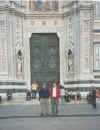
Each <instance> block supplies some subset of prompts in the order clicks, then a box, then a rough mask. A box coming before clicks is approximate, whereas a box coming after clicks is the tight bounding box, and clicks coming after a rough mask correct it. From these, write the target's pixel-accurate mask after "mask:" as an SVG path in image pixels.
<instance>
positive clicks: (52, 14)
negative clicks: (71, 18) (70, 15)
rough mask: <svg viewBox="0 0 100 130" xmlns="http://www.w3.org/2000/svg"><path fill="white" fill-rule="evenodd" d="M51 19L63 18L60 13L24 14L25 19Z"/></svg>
mask: <svg viewBox="0 0 100 130" xmlns="http://www.w3.org/2000/svg"><path fill="white" fill-rule="evenodd" d="M51 17H60V18H63V14H62V13H60V12H47V13H45V12H40V13H39V12H30V11H29V12H26V13H25V15H24V18H25V19H31V18H38V19H43V18H51Z"/></svg>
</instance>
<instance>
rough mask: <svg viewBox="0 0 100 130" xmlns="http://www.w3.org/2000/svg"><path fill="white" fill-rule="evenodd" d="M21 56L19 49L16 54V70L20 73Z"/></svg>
mask: <svg viewBox="0 0 100 130" xmlns="http://www.w3.org/2000/svg"><path fill="white" fill-rule="evenodd" d="M22 65H23V58H22V53H21V52H20V51H19V52H18V55H17V72H18V73H19V74H20V73H22Z"/></svg>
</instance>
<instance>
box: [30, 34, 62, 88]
mask: <svg viewBox="0 0 100 130" xmlns="http://www.w3.org/2000/svg"><path fill="white" fill-rule="evenodd" d="M30 57H31V59H30V61H31V83H33V81H34V80H36V81H38V83H39V85H40V86H41V84H42V83H43V82H46V83H47V85H48V86H50V84H51V82H52V81H54V80H56V81H57V82H59V81H60V56H59V38H58V37H57V35H56V34H54V33H49V34H48V33H47V34H44V33H43V34H42V33H41V34H38V33H35V34H34V33H33V34H32V36H31V38H30Z"/></svg>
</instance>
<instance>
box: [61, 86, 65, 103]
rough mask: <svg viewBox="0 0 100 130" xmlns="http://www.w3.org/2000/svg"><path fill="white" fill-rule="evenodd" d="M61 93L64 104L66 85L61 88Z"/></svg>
mask: <svg viewBox="0 0 100 130" xmlns="http://www.w3.org/2000/svg"><path fill="white" fill-rule="evenodd" d="M60 95H61V104H64V98H65V90H64V87H62V86H61V88H60Z"/></svg>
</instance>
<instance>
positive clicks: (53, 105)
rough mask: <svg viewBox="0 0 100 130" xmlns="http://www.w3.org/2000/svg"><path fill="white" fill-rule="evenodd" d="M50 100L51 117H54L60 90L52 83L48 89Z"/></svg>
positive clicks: (56, 112) (56, 111)
mask: <svg viewBox="0 0 100 130" xmlns="http://www.w3.org/2000/svg"><path fill="white" fill-rule="evenodd" d="M50 98H51V111H52V115H53V116H56V115H57V114H58V101H59V98H60V89H59V88H58V87H57V85H56V83H53V86H52V88H50Z"/></svg>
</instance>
